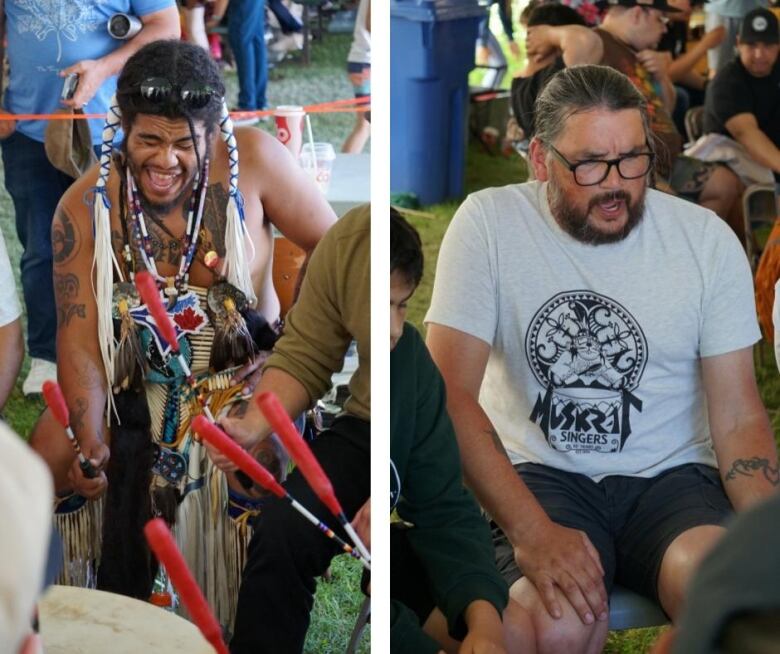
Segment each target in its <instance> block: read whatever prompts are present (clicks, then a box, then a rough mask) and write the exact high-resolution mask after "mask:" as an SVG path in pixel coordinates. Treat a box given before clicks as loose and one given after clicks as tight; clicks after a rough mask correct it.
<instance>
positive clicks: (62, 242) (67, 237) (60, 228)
mask: <svg viewBox="0 0 780 654" xmlns="http://www.w3.org/2000/svg"><path fill="white" fill-rule="evenodd" d="M80 245H81V234H80V233H79V230H78V227H77V226H76V223H75V222H74V221H73V219H72V218H71V217H70V216H69V215H68V212H67V211H65V209H64V208H62V207H58V208H57V213H56V214H55V215H54V222H53V223H52V228H51V247H52V253H53V257H54V263H55V264H56V265H58V266H61V265H62V264H64V263H67V262H68V261H70V260H71V259H72V258H73V257H75V256H76V254H78V251H79V246H80Z"/></svg>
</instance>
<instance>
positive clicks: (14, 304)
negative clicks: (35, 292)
mask: <svg viewBox="0 0 780 654" xmlns="http://www.w3.org/2000/svg"><path fill="white" fill-rule="evenodd" d="M20 315H22V308H21V306H20V305H19V298H18V297H17V296H16V282H15V281H14V273H13V270H11V262H10V261H9V260H8V251H7V250H6V247H5V239H4V238H3V234H2V232H0V327H3V326H4V325H7V324H8V323H10V322H13V321H14V320H16V319H17V318H18V317H19V316H20Z"/></svg>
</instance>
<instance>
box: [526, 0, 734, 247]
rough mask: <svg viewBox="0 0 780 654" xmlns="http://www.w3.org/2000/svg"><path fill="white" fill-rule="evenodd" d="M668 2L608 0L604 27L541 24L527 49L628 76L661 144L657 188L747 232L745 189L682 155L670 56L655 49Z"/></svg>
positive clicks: (725, 173) (720, 169)
mask: <svg viewBox="0 0 780 654" xmlns="http://www.w3.org/2000/svg"><path fill="white" fill-rule="evenodd" d="M668 11H676V9H675V8H674V7H672V6H670V5H669V4H668V3H667V2H666V0H652V1H642V0H609V3H608V5H607V10H606V14H605V17H604V22H603V23H602V25H601V27H598V28H595V29H588V28H585V27H581V26H579V25H566V26H559V27H548V26H542V25H540V26H537V27H534V28H531V29H529V31H528V42H527V51H528V55H529V56H530V57H539V56H545V55H547V54H549V53H550V52H551V51H552V50H555V49H558V50H560V51H561V52H562V57H563V61H564V63H565V64H566V66H574V65H576V64H601V65H605V66H610V67H612V68H615V69H616V70H618V71H620V72H621V73H623V74H624V75H626V76H627V77H628V78H629V79H630V80H631V81H632V82H633V83H634V85H635V86H636V87H637V89H639V91H640V92H641V93H642V95H643V96H644V97H645V100H646V101H647V106H648V119H649V120H650V126H651V129H652V132H653V140H654V141H656V142H657V146H655V147H654V149H655V150H656V151H657V155H658V156H657V161H656V173H657V179H656V184H657V186H658V188H660V189H662V190H669V189H671V190H672V191H673V192H674V193H675V194H677V195H680V196H682V197H684V198H685V199H687V200H691V201H692V202H696V203H697V204H700V205H701V206H703V207H707V208H708V209H712V210H713V211H714V212H715V213H717V214H718V215H719V216H720V217H721V218H723V219H724V220H726V221H727V222H728V223H729V225H730V226H731V227H732V229H734V231H735V232H736V233H737V234H738V235H741V233H742V231H743V227H742V217H741V213H740V209H741V202H740V198H741V193H742V185H741V183H740V181H739V179H738V178H737V177H736V175H734V173H732V172H731V171H730V170H729V169H728V168H727V167H725V166H720V165H717V164H711V163H705V162H702V161H698V160H696V159H691V158H690V157H681V156H680V155H681V152H682V144H683V139H682V137H681V136H680V133H679V132H678V131H677V128H676V127H675V126H674V123H673V121H672V118H671V112H672V110H673V109H674V103H675V92H674V85H673V84H672V81H671V80H670V79H669V75H668V71H667V67H668V59H669V58H668V55H667V54H666V53H661V52H658V51H657V50H656V49H655V48H656V46H657V45H658V41H659V40H660V38H661V36H662V35H663V34H664V32H665V31H666V17H665V16H664V14H663V12H668Z"/></svg>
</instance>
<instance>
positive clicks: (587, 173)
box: [547, 143, 655, 186]
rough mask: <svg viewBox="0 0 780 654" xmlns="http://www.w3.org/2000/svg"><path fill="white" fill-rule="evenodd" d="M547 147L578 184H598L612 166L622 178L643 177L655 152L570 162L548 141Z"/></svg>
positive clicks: (650, 165)
mask: <svg viewBox="0 0 780 654" xmlns="http://www.w3.org/2000/svg"><path fill="white" fill-rule="evenodd" d="M547 147H548V148H550V151H551V152H552V153H553V154H554V155H555V156H556V157H557V158H558V159H559V160H560V161H561V163H563V164H564V165H565V166H566V167H567V168H568V169H569V170H570V171H571V172H572V173H573V174H574V181H575V182H577V184H579V185H580V186H595V185H596V184H600V183H601V182H603V181H604V180H605V179H606V178H607V177H608V176H609V171H610V170H612V166H615V168H617V171H618V174H619V175H620V176H621V177H622V178H623V179H637V178H639V177H644V176H645V175H647V173H648V172H649V171H650V168H651V167H652V165H653V161H655V153H653V152H638V153H636V154H627V155H626V156H625V157H618V158H617V159H588V160H586V161H579V162H577V163H572V162H571V161H569V160H568V159H567V158H566V157H564V156H563V155H562V154H561V153H560V152H558V150H556V149H555V148H554V147H553V146H552V145H550V144H549V143H548V144H547Z"/></svg>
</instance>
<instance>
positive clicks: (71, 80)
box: [60, 73, 79, 100]
mask: <svg viewBox="0 0 780 654" xmlns="http://www.w3.org/2000/svg"><path fill="white" fill-rule="evenodd" d="M78 86H79V74H78V73H70V74H69V75H68V76H67V77H66V78H65V83H64V84H63V85H62V93H61V94H60V98H62V99H63V100H70V99H71V98H72V97H73V95H74V94H75V93H76V89H77V88H78Z"/></svg>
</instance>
